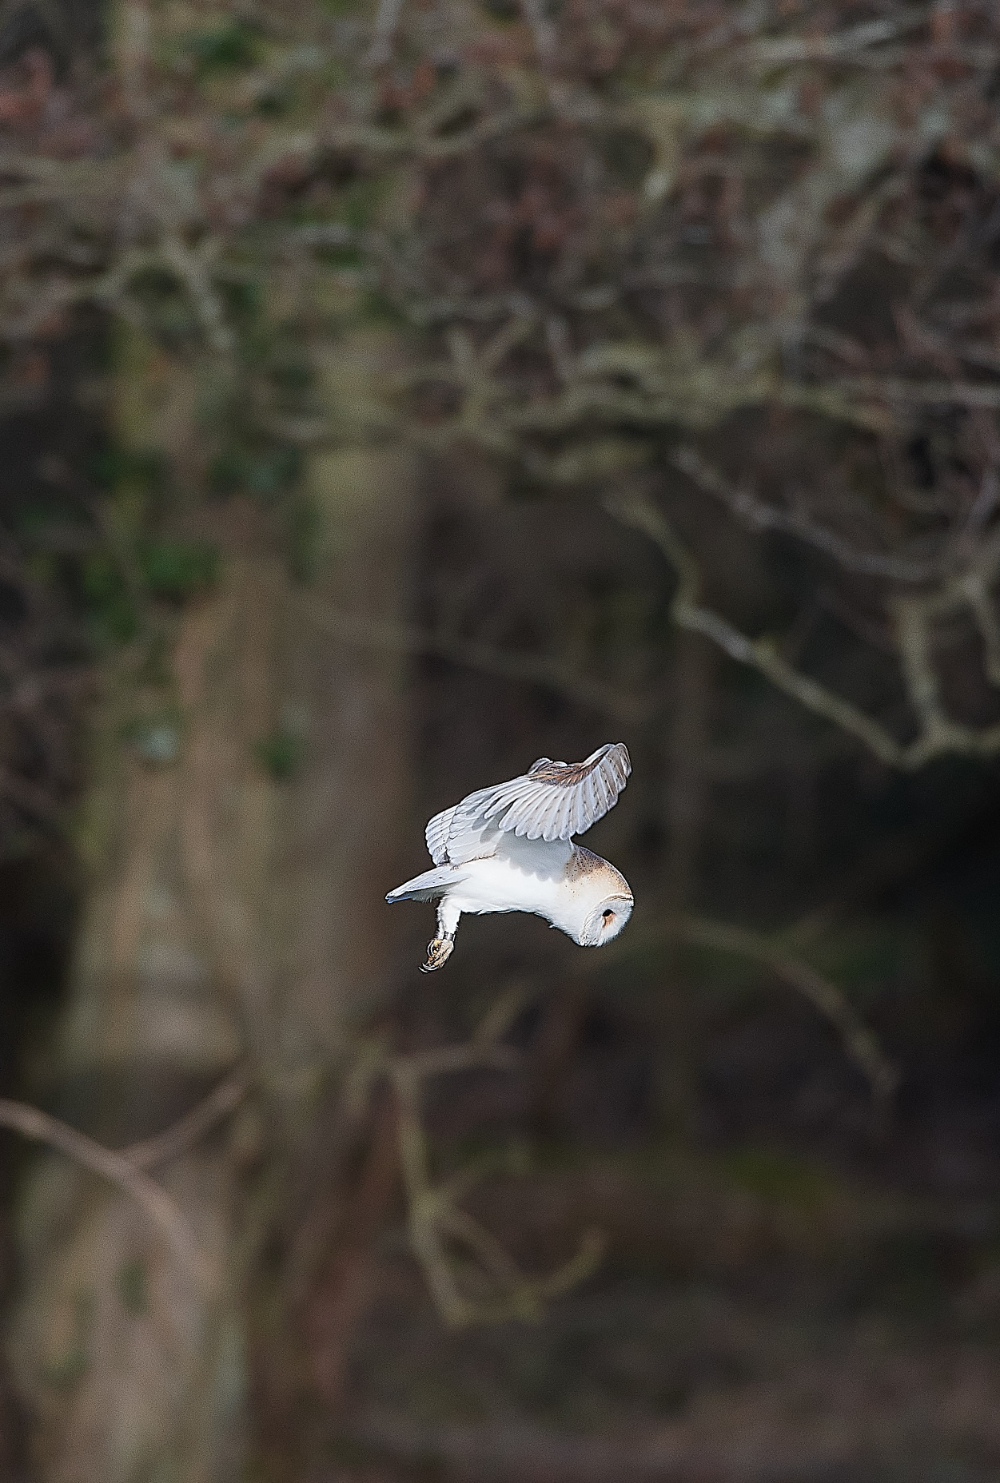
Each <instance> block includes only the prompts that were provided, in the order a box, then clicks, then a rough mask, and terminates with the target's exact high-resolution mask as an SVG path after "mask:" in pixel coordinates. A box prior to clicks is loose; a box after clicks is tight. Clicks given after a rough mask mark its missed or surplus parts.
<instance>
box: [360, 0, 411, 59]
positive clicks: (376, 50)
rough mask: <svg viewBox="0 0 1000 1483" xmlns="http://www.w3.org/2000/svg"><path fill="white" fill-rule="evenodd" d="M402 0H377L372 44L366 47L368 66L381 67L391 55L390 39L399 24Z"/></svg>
mask: <svg viewBox="0 0 1000 1483" xmlns="http://www.w3.org/2000/svg"><path fill="white" fill-rule="evenodd" d="M402 9H403V0H379V7H378V14H377V15H376V17H375V29H374V31H373V32H372V44H371V46H370V47H369V48H368V58H367V61H368V65H369V67H381V66H383V65H384V63H386V62H388V60H389V58H390V57H391V56H392V40H393V37H394V36H395V34H396V27H397V26H398V24H399V17H400V12H401V11H402Z"/></svg>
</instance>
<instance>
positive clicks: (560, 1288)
mask: <svg viewBox="0 0 1000 1483" xmlns="http://www.w3.org/2000/svg"><path fill="white" fill-rule="evenodd" d="M525 997H526V990H525V987H524V986H523V985H520V984H518V985H515V986H514V988H513V989H512V990H511V992H509V993H508V994H505V995H503V996H502V997H501V998H500V999H499V1000H498V1001H497V1003H496V1004H494V1006H493V1007H492V1008H491V1009H490V1011H489V1012H488V1014H487V1015H486V1017H485V1019H484V1020H483V1021H482V1023H481V1024H480V1026H479V1027H478V1029H477V1030H476V1032H475V1033H474V1035H473V1036H472V1038H471V1039H470V1040H469V1041H468V1042H466V1043H465V1044H463V1045H456V1046H445V1047H442V1048H440V1049H438V1050H430V1051H421V1052H417V1053H415V1054H413V1055H408V1056H406V1055H400V1056H389V1057H387V1058H386V1059H385V1061H384V1063H383V1069H384V1073H385V1075H387V1076H388V1078H389V1080H390V1082H391V1083H392V1086H393V1090H394V1092H395V1097H396V1107H397V1120H396V1126H397V1134H398V1139H399V1157H400V1164H401V1167H402V1171H403V1183H404V1186H405V1189H406V1196H407V1227H408V1231H409V1237H410V1245H411V1247H412V1250H413V1254H414V1256H415V1257H416V1258H417V1261H418V1262H419V1263H420V1266H421V1267H422V1269H423V1272H424V1276H425V1278H426V1281H427V1286H428V1288H429V1290H430V1292H431V1295H432V1297H433V1298H434V1301H435V1303H436V1304H437V1307H438V1310H439V1312H440V1313H441V1316H442V1317H443V1319H444V1320H445V1322H446V1323H448V1324H451V1325H452V1326H453V1327H464V1326H466V1325H468V1324H473V1323H494V1322H502V1321H504V1320H506V1319H510V1318H522V1319H531V1318H537V1317H538V1316H539V1314H540V1312H541V1309H542V1305H543V1304H544V1303H545V1302H546V1301H547V1300H548V1299H551V1298H554V1297H557V1296H558V1295H559V1294H560V1293H563V1292H565V1291H567V1290H568V1289H569V1288H571V1287H574V1286H576V1285H577V1284H578V1283H580V1282H583V1281H585V1280H586V1278H587V1277H589V1276H590V1275H591V1273H592V1272H593V1271H594V1270H595V1269H596V1267H597V1265H598V1263H599V1262H600V1259H601V1256H602V1254H603V1252H604V1247H605V1242H604V1237H603V1236H602V1234H601V1233H600V1232H599V1231H595V1230H588V1231H586V1232H584V1234H583V1237H582V1239H581V1242H580V1246H579V1249H578V1250H577V1252H576V1255H575V1256H573V1257H572V1258H571V1259H570V1260H569V1261H568V1262H566V1263H565V1264H564V1265H563V1266H561V1267H559V1268H557V1269H556V1270H555V1271H554V1272H550V1273H549V1274H548V1275H546V1276H544V1277H531V1276H529V1275H528V1274H527V1273H525V1272H523V1271H522V1270H521V1268H520V1267H519V1266H518V1264H517V1263H516V1262H515V1261H514V1259H513V1257H512V1256H511V1255H510V1253H509V1252H508V1251H507V1250H506V1248H505V1247H504V1246H503V1245H502V1244H501V1243H500V1242H499V1241H498V1240H497V1238H496V1237H495V1236H493V1235H492V1234H491V1233H490V1232H489V1231H488V1230H486V1228H485V1227H484V1226H482V1225H481V1224H480V1223H479V1221H477V1220H476V1219H475V1218H474V1217H473V1216H471V1215H470V1214H469V1213H468V1211H466V1210H463V1209H461V1207H460V1205H459V1201H460V1200H461V1199H462V1198H464V1196H465V1195H466V1194H467V1193H468V1192H469V1190H470V1189H471V1188H472V1187H473V1186H474V1185H475V1184H477V1183H478V1182H479V1181H480V1180H481V1179H482V1178H484V1177H485V1176H486V1175H487V1174H489V1173H492V1172H495V1171H496V1169H497V1167H498V1165H500V1166H503V1165H506V1164H507V1163H509V1160H508V1159H506V1158H504V1157H503V1156H499V1157H498V1155H496V1154H492V1155H487V1156H485V1157H484V1158H482V1159H479V1160H475V1161H473V1162H472V1163H471V1164H468V1165H467V1166H466V1167H465V1168H463V1169H460V1170H459V1171H458V1172H457V1173H456V1174H453V1175H452V1176H451V1177H450V1178H448V1179H444V1180H441V1181H439V1182H437V1183H435V1181H434V1177H433V1173H432V1167H431V1154H430V1147H429V1143H428V1138H427V1134H426V1131H425V1129H424V1126H423V1120H422V1117H421V1101H422V1089H423V1083H424V1082H425V1080H426V1079H427V1078H428V1077H430V1076H437V1075H441V1074H442V1073H446V1072H451V1071H458V1070H462V1069H465V1068H467V1067H470V1066H477V1065H480V1066H481V1065H493V1066H510V1065H512V1064H515V1063H516V1061H517V1055H516V1053H515V1052H514V1051H513V1050H511V1048H510V1047H509V1046H505V1045H502V1044H500V1043H499V1039H500V1037H501V1036H502V1035H503V1034H504V1033H505V1031H506V1030H507V1028H508V1027H509V1025H510V1023H511V1021H512V1020H513V1019H514V1018H515V1017H516V1015H517V1013H518V1012H519V1010H520V1009H521V1008H522V1007H523V1004H524V1001H525ZM456 1243H457V1244H458V1245H460V1246H461V1247H462V1248H464V1250H465V1251H466V1252H467V1253H468V1254H469V1255H470V1256H471V1257H472V1258H473V1259H474V1262H475V1270H476V1273H477V1276H476V1278H475V1280H476V1282H477V1284H481V1283H482V1282H483V1281H485V1282H486V1283H487V1285H488V1287H490V1288H492V1289H493V1292H494V1294H495V1295H494V1296H492V1297H489V1298H485V1299H484V1298H481V1297H478V1296H477V1297H471V1296H470V1295H469V1294H468V1293H467V1292H466V1291H465V1290H464V1288H463V1283H462V1281H461V1280H460V1277H459V1270H460V1269H457V1268H456V1265H455V1261H454V1258H453V1256H452V1255H451V1254H450V1252H449V1246H450V1245H452V1246H453V1245H454V1244H456Z"/></svg>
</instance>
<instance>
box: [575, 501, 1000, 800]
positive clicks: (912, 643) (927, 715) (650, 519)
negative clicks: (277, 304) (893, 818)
mask: <svg viewBox="0 0 1000 1483" xmlns="http://www.w3.org/2000/svg"><path fill="white" fill-rule="evenodd" d="M605 508H606V509H607V510H608V511H609V513H610V514H612V515H614V516H615V517H616V518H617V519H619V520H621V521H622V522H623V523H624V524H626V525H631V526H633V527H634V528H635V529H636V530H641V531H643V532H644V534H646V535H647V536H649V538H650V539H651V540H652V541H654V542H655V544H656V545H657V546H659V548H660V550H661V551H662V552H663V554H664V556H666V558H667V560H668V561H669V562H670V564H671V566H672V567H673V568H674V571H675V573H676V575H677V587H676V590H675V592H674V596H673V599H672V601H671V605H670V616H671V618H672V620H673V621H674V622H675V623H676V624H677V626H678V627H679V628H686V629H690V630H691V631H692V632H695V633H703V634H705V635H706V636H707V637H708V638H710V639H711V640H712V642H713V643H715V644H718V646H719V648H721V649H722V650H723V652H724V653H726V654H728V655H729V657H730V658H731V659H734V660H736V662H737V663H738V664H745V665H747V666H749V667H750V668H751V669H756V670H757V671H758V672H759V673H760V674H762V675H764V676H765V677H766V678H767V679H769V680H770V681H771V683H772V684H773V685H775V686H776V687H777V688H778V689H779V690H783V691H784V693H785V694H786V695H789V696H791V697H792V699H794V700H797V701H798V702H799V703H800V704H801V705H803V706H805V707H806V709H807V710H810V711H812V712H813V713H814V714H815V715H818V716H822V717H823V718H824V719H825V720H827V721H831V722H833V724H834V725H835V726H839V727H840V728H841V730H843V731H846V732H848V733H849V734H850V735H852V736H854V737H856V738H857V739H858V740H859V741H861V742H863V743H864V744H865V746H867V747H868V748H869V749H870V750H871V751H872V752H874V754H875V756H876V757H878V758H879V759H880V761H882V762H885V763H888V764H889V765H890V766H892V767H899V768H902V769H904V770H906V771H908V772H913V771H916V769H917V768H919V767H922V766H923V765H924V764H925V763H926V762H929V761H930V760H931V758H933V757H940V756H944V755H946V754H948V753H957V754H958V755H960V756H966V757H989V756H992V755H994V754H995V753H996V752H1000V722H998V723H996V724H994V725H992V726H984V727H974V726H966V725H964V724H962V723H961V722H958V721H954V720H952V719H951V717H950V716H948V715H947V714H946V712H945V710H944V707H943V702H942V697H941V688H940V682H939V680H938V677H937V674H936V672H935V669H934V665H933V658H932V652H931V651H932V641H931V639H932V635H931V625H932V624H933V622H935V621H936V620H938V619H940V618H942V617H945V616H947V615H949V614H951V613H954V612H956V611H959V610H961V609H963V608H964V609H970V608H971V611H972V613H973V617H974V619H975V620H976V622H977V624H978V626H979V627H980V631H981V632H984V639H986V644H987V658H988V662H989V660H990V654H989V650H990V642H991V641H990V640H989V638H988V637H987V634H988V623H989V622H990V621H992V608H989V609H987V610H986V611H985V613H984V612H980V613H977V611H976V605H977V604H978V605H979V607H980V609H984V608H985V604H986V603H987V601H988V599H987V598H986V597H985V596H984V595H983V594H985V588H986V583H987V582H988V581H989V580H991V579H992V578H993V577H994V576H995V574H996V570H997V567H998V564H1000V533H997V534H994V535H992V536H991V537H990V538H989V539H988V540H987V541H985V542H984V543H983V544H982V545H981V546H980V547H979V548H978V549H977V551H976V554H975V566H974V567H973V568H972V569H971V571H970V570H967V571H964V572H959V573H956V574H954V575H953V576H951V577H949V578H948V579H947V581H945V582H944V583H942V585H941V586H940V587H939V588H937V589H936V590H933V591H931V592H929V593H927V594H926V595H924V596H920V597H907V598H897V599H895V601H894V602H893V603H892V605H891V613H892V617H893V621H894V626H895V631H896V641H897V646H898V652H899V659H900V664H901V667H902V671H903V678H904V681H905V683H906V688H907V695H908V697H909V700H910V702H911V704H912V706H913V709H914V711H915V712H916V715H917V718H918V721H919V724H920V729H919V732H918V734H917V736H916V737H914V739H913V740H912V741H910V742H900V741H899V740H897V738H896V737H895V736H893V734H892V732H891V731H889V730H888V729H887V728H886V727H885V726H883V725H881V723H880V722H878V721H876V720H875V719H874V718H873V717H872V716H869V715H868V714H867V713H866V712H865V711H862V710H861V709H860V708H859V707H858V706H855V705H853V704H852V703H851V702H850V701H849V700H845V699H844V698H843V696H840V695H837V694H836V693H835V692H834V691H832V690H830V689H828V688H827V687H826V686H825V685H823V684H821V683H820V682H819V681H818V680H814V679H812V678H811V677H810V676H809V675H804V674H802V672H801V671H800V670H797V669H795V667H794V666H793V665H791V664H789V663H788V662H787V660H785V659H784V658H783V657H782V655H781V654H780V653H779V652H778V648H777V646H776V644H775V642H774V641H773V640H772V639H771V638H769V637H765V638H758V639H751V638H749V637H748V636H747V635H746V634H745V633H743V632H742V631H741V630H740V629H738V628H737V627H736V626H735V624H733V623H730V622H729V620H728V619H727V618H724V617H723V616H722V615H721V614H720V613H716V612H715V611H713V610H712V609H711V608H706V607H704V606H703V605H702V604H701V602H700V601H699V594H700V588H701V568H700V566H699V564H698V562H697V560H696V559H695V557H694V556H692V554H691V552H690V551H688V550H687V548H686V547H685V546H684V545H683V543H682V542H681V541H680V539H679V537H678V536H677V534H676V532H675V531H674V529H673V527H672V526H671V525H670V523H669V521H668V520H666V519H665V517H664V516H663V515H662V514H661V512H660V511H659V510H658V509H657V508H656V506H655V505H654V504H653V503H652V502H651V501H650V500H648V499H646V498H645V497H643V496H641V495H632V496H627V495H626V496H620V497H618V498H614V499H608V500H606V501H605ZM984 624H986V629H985V631H984Z"/></svg>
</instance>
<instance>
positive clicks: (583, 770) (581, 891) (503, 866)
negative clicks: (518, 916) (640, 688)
mask: <svg viewBox="0 0 1000 1483" xmlns="http://www.w3.org/2000/svg"><path fill="white" fill-rule="evenodd" d="M631 771H632V763H631V761H630V759H629V755H628V748H627V747H626V746H625V745H624V743H623V742H611V743H609V744H608V745H607V746H603V747H598V749H597V751H596V752H592V753H591V755H590V756H589V757H588V758H587V760H586V762H568V763H567V762H553V761H551V760H550V759H549V758H548V757H539V759H538V761H537V762H535V763H533V764H532V766H531V767H530V768H529V769H528V771H527V772H526V773H525V775H524V777H520V778H513V779H512V780H511V781H510V782H509V783H495V784H494V785H493V787H492V788H480V789H479V791H478V792H477V793H470V794H469V796H468V798H463V799H462V801H461V803H456V804H455V805H454V806H453V807H452V808H446V809H445V810H444V811H443V813H440V814H435V815H434V817H433V819H431V821H430V823H429V824H428V825H427V828H426V830H425V831H424V834H425V838H426V840H427V848H428V850H429V851H430V856H431V859H432V860H433V861H434V869H433V870H425V871H424V873H423V875H418V876H415V877H414V879H413V880H412V881H406V882H405V884H404V885H402V886H397V887H396V889H395V890H394V891H390V892H389V894H388V896H387V897H386V898H385V899H386V901H390V902H392V901H433V900H434V898H435V897H436V896H439V897H440V898H441V900H440V903H439V905H438V930H437V936H436V937H435V938H434V939H433V940H432V941H431V942H430V943H429V944H428V947H427V962H426V963H423V964H422V965H421V969H422V972H424V973H433V972H434V970H435V968H440V967H442V965H443V964H444V963H446V962H447V960H448V958H450V957H451V953H452V949H453V948H454V945H455V932H456V930H457V929H458V919H459V917H460V916H461V915H462V913H463V911H467V912H472V913H474V914H475V915H476V916H479V915H481V914H482V913H484V912H491V911H530V912H534V913H535V915H536V916H540V917H544V918H545V920H546V921H547V922H549V923H550V924H551V925H552V926H553V927H558V928H559V930H560V931H561V932H565V933H566V934H567V935H568V936H569V937H572V939H573V941H574V942H577V943H579V944H580V946H581V947H603V945H604V943H606V942H610V941H611V939H612V938H613V937H617V936H618V934H619V932H620V931H621V930H622V928H623V927H624V925H625V923H626V922H627V921H628V919H629V917H630V916H631V915H632V892H631V890H630V889H629V884H628V881H627V880H626V879H625V877H624V876H623V875H620V874H619V873H618V871H617V870H616V869H615V867H614V866H613V865H610V864H609V863H608V861H607V860H602V859H601V857H600V855H593V854H591V852H590V850H585V849H583V848H582V846H580V845H577V844H574V843H573V835H574V834H583V833H584V832H585V831H586V830H588V829H589V828H590V826H591V824H596V823H597V820H598V819H602V818H603V817H604V815H605V814H606V813H607V811H608V809H609V808H614V806H615V804H616V803H617V802H618V795H619V793H620V792H621V791H622V789H623V788H624V786H625V783H626V781H627V780H628V775H629V773H630V772H631Z"/></svg>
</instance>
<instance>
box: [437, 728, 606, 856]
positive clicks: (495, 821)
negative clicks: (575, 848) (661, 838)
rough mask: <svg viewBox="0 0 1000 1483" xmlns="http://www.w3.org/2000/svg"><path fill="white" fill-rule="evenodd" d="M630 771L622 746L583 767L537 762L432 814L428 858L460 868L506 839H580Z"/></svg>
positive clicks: (600, 753)
mask: <svg viewBox="0 0 1000 1483" xmlns="http://www.w3.org/2000/svg"><path fill="white" fill-rule="evenodd" d="M631 771H632V763H631V761H630V759H629V755H628V748H627V747H626V746H625V745H624V743H623V742H611V743H609V744H608V745H606V746H603V747H599V748H598V749H597V751H596V752H593V753H591V755H590V756H589V757H588V758H587V759H586V761H585V762H571V763H566V762H553V761H552V760H551V758H549V757H539V759H538V761H537V762H535V763H533V764H532V766H531V769H530V770H529V771H528V772H527V773H526V774H525V775H524V776H523V777H520V778H513V779H511V781H510V782H508V783H497V784H495V785H494V786H493V787H492V788H481V789H480V790H479V791H478V792H476V793H470V794H469V796H468V798H463V800H462V802H461V803H459V804H456V805H455V807H454V808H452V809H445V810H444V812H443V813H440V814H436V815H435V817H434V818H433V819H432V820H431V821H430V823H429V824H428V826H427V847H428V849H429V850H430V852H431V858H432V859H433V860H434V862H435V864H444V863H445V862H450V863H451V864H453V865H461V864H464V863H465V862H466V861H467V860H474V859H476V858H478V857H480V856H483V855H492V854H494V853H495V852H496V849H497V846H498V844H499V843H500V839H501V837H502V835H504V834H515V835H520V836H523V837H524V838H526V839H532V840H534V839H541V840H544V841H546V843H551V842H552V841H553V840H557V839H562V840H568V839H570V838H572V836H573V835H574V834H583V833H584V832H585V831H586V830H587V829H589V828H590V826H591V825H592V824H596V823H597V821H598V819H602V818H603V817H604V815H605V814H606V813H607V812H608V810H609V809H611V808H614V806H615V804H616V803H617V802H618V795H619V794H620V793H621V791H622V789H623V788H624V787H625V784H626V782H627V781H628V776H629V773H630V772H631Z"/></svg>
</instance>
